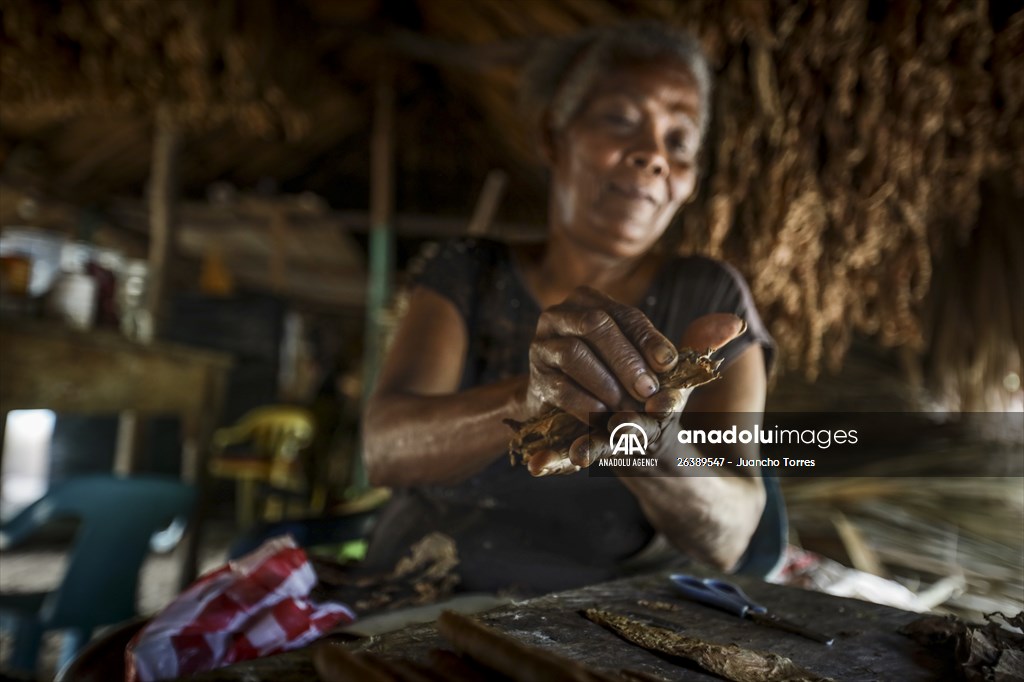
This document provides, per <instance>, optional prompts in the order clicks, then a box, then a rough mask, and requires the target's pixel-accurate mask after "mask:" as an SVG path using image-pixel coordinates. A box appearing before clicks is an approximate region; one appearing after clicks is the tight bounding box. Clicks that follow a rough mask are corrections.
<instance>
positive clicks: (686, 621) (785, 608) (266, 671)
mask: <svg viewBox="0 0 1024 682" xmlns="http://www.w3.org/2000/svg"><path fill="white" fill-rule="evenodd" d="M667 575H668V574H667V573H660V574H657V575H649V576H643V577H635V578H628V579H624V580H619V581H615V582H610V583H604V584H601V585H595V586H592V587H587V588H582V589H579V590H572V591H568V592H561V593H555V594H551V595H548V596H545V597H539V598H536V599H530V600H527V601H524V602H520V603H518V604H514V605H509V606H503V607H499V608H497V609H494V610H492V611H489V612H487V613H484V614H478V615H477V616H476V617H477V618H478V619H479V620H481V621H482V622H484V623H487V624H489V625H491V626H493V627H495V628H497V629H498V630H501V631H502V632H504V633H506V634H509V635H511V636H513V637H515V638H517V639H520V640H522V641H523V642H526V643H528V644H531V645H535V646H538V647H543V648H545V649H549V650H551V651H554V652H557V653H559V654H562V655H564V656H566V657H569V658H573V659H576V660H580V661H585V662H586V663H588V664H589V665H592V666H594V667H596V668H602V669H605V670H609V671H618V670H622V669H624V668H628V669H631V670H635V671H643V672H647V673H651V674H654V675H659V676H661V677H662V678H664V679H667V680H716V679H721V678H718V677H715V676H712V675H710V674H707V673H704V672H700V671H698V670H695V669H688V668H686V667H681V666H679V665H676V664H675V663H674V662H670V661H667V660H664V659H662V658H659V657H658V656H656V655H654V654H652V653H649V652H647V651H645V650H644V649H641V648H638V647H636V646H633V645H631V644H629V643H627V642H625V641H623V640H621V639H619V638H618V637H617V636H615V635H614V634H612V633H611V632H608V631H606V630H604V629H603V628H601V627H599V626H597V625H594V624H593V623H591V622H589V621H587V620H586V619H584V618H583V617H582V616H580V615H578V612H579V611H580V610H581V609H586V608H601V609H606V610H610V611H615V612H620V613H627V614H634V615H637V616H639V617H640V618H641V619H649V620H652V621H653V620H656V621H658V622H659V624H664V623H672V624H674V625H675V626H676V627H678V629H679V631H680V632H681V633H683V634H685V635H688V636H691V637H697V638H699V639H703V640H706V641H710V642H716V643H720V644H728V643H735V644H737V645H739V646H742V647H745V648H751V649H759V650H762V651H770V652H773V653H777V654H781V655H783V656H787V657H789V658H792V659H793V660H794V661H795V662H796V663H798V664H800V665H802V666H804V667H805V668H807V669H808V670H810V671H812V672H815V673H818V674H819V675H825V676H828V677H831V678H833V679H835V680H864V681H869V680H870V681H872V682H874V681H876V680H882V679H892V680H900V681H901V682H912V681H914V680H934V679H942V675H941V668H939V666H940V663H939V662H938V661H936V660H935V659H934V658H933V657H932V656H931V655H930V654H928V653H927V651H925V650H924V649H923V648H921V647H920V646H919V645H917V644H915V643H914V642H913V641H911V640H910V639H908V638H907V637H904V636H903V635H901V634H899V632H898V630H899V628H900V627H901V626H903V625H905V624H907V623H909V622H911V621H913V620H915V619H917V618H919V617H920V615H919V614H916V613H910V612H907V611H901V610H898V609H893V608H889V607H886V606H879V605H876V604H870V603H868V602H863V601H858V600H853V599H844V598H841V597H832V596H829V595H825V594H821V593H818V592H809V591H806V590H801V589H797V588H792V587H783V586H778V585H770V584H767V583H764V582H761V581H759V580H756V579H750V578H735V577H731V578H730V580H732V581H733V582H735V583H737V584H739V585H741V586H742V587H743V589H744V590H746V591H747V593H748V594H749V595H750V596H751V597H753V598H754V599H755V600H756V601H758V602H760V603H761V604H764V605H765V606H767V607H768V608H769V610H773V611H775V612H777V613H778V614H779V615H780V616H784V617H787V618H789V619H791V620H794V621H796V622H799V623H802V624H804V625H806V626H807V627H811V628H814V629H817V630H821V631H823V632H826V633H828V634H830V635H832V636H834V637H835V639H836V641H835V644H833V645H832V646H830V647H829V646H824V645H821V644H818V643H815V642H812V641H810V640H806V639H803V638H802V637H799V636H797V635H792V634H789V633H786V632H781V631H779V630H775V629H772V628H767V627H763V626H760V625H756V624H754V623H751V622H749V621H745V620H740V619H739V618H735V617H733V616H730V615H728V614H726V613H723V612H720V611H717V610H714V609H711V608H709V607H706V606H703V605H700V604H696V603H692V602H688V601H686V600H685V599H684V598H681V597H680V596H679V595H678V594H677V593H676V592H675V591H674V590H673V589H672V588H671V586H670V584H669V582H668V580H667ZM639 600H651V601H664V602H671V603H674V604H677V605H678V606H679V610H678V611H663V610H654V609H650V608H644V607H642V606H640V605H639V604H638V603H637V602H638V601H639ZM349 646H350V648H351V649H352V650H354V651H371V652H374V653H376V654H380V655H382V656H386V657H388V658H395V659H403V658H404V659H412V660H416V661H419V662H427V660H428V658H427V656H428V653H429V652H430V650H432V649H438V648H450V647H448V646H447V645H446V644H445V642H444V640H443V639H442V638H441V637H440V635H438V633H437V630H436V629H435V627H434V625H432V624H429V625H414V626H410V627H407V628H404V629H402V630H398V631H395V632H392V633H388V634H385V635H380V636H376V637H371V638H368V639H363V640H358V641H355V642H352V643H350V644H349ZM189 679H190V680H205V681H207V682H213V681H219V682H228V681H237V682H241V681H242V680H245V681H246V682H259V681H263V680H266V681H268V682H269V681H271V680H273V681H275V682H298V681H299V680H302V681H304V682H306V681H309V680H316V679H317V676H316V673H315V671H314V669H313V665H312V662H311V660H310V656H309V651H308V650H305V649H304V650H299V651H294V652H289V653H286V654H281V655H278V656H272V657H269V658H265V659H261V660H256V661H249V662H245V663H240V664H236V665H234V666H231V667H228V668H224V669H222V670H219V671H214V672H211V673H206V674H203V675H198V676H195V677H192V678H189Z"/></svg>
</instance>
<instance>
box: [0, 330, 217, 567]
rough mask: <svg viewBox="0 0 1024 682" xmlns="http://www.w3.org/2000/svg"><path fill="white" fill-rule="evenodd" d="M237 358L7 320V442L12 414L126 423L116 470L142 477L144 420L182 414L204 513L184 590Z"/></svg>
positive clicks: (1, 413)
mask: <svg viewBox="0 0 1024 682" xmlns="http://www.w3.org/2000/svg"><path fill="white" fill-rule="evenodd" d="M230 367H231V358H230V356H228V355H225V354H223V353H217V352H213V351H208V350H202V349H198V348H190V347H187V346H180V345H175V344H168V343H153V344H150V345H142V344H139V343H135V342H132V341H130V340H128V339H126V338H124V337H123V336H121V335H120V334H117V333H115V332H113V331H107V330H93V331H88V332H84V331H77V330H72V329H69V328H67V327H64V326H62V325H58V324H55V323H48V322H42V321H37V320H2V321H0V443H2V442H3V440H2V436H3V431H2V429H3V424H4V423H5V422H6V419H7V413H8V412H10V411H11V410H15V409H50V410H53V411H55V412H65V413H73V414H80V415H107V414H119V415H120V416H121V419H120V426H119V429H118V442H117V452H116V454H115V458H114V460H115V465H114V469H115V471H116V472H117V473H120V474H130V473H133V472H134V471H135V470H136V466H135V463H136V453H137V448H138V438H137V428H136V426H137V422H136V418H137V417H138V416H154V415H178V416H179V417H180V418H181V425H182V443H183V449H182V457H181V477H182V479H183V480H185V481H187V482H189V483H193V484H194V485H196V487H197V491H198V498H199V500H200V502H199V505H198V506H199V509H198V510H197V511H196V514H195V517H194V519H193V521H194V522H193V523H192V524H190V531H189V532H188V534H187V536H186V539H185V541H184V542H183V549H182V550H181V552H182V573H181V583H182V585H183V586H184V585H187V584H188V583H190V582H192V580H194V579H195V576H196V559H197V550H198V543H199V536H200V532H201V528H202V520H203V516H204V515H203V505H204V500H205V499H206V497H207V496H206V495H205V492H206V490H205V487H206V486H205V484H206V480H207V476H206V452H207V448H208V444H209V441H210V436H211V434H212V433H213V430H214V429H215V428H216V427H217V424H218V420H219V418H220V414H221V407H222V403H223V398H224V389H225V384H226V381H227V370H228V369H229V368H230Z"/></svg>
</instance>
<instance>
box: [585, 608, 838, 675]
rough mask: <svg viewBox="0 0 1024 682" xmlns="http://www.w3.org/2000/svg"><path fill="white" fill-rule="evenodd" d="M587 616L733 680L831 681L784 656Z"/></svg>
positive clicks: (602, 614)
mask: <svg viewBox="0 0 1024 682" xmlns="http://www.w3.org/2000/svg"><path fill="white" fill-rule="evenodd" d="M584 614H585V615H586V617H587V618H588V619H589V620H591V621H592V622H594V623H597V624H598V625H600V626H602V627H605V628H608V629H609V630H611V631H612V632H614V633H615V634H616V635H618V636H619V637H621V638H622V639H624V640H626V641H627V642H630V643H632V644H635V645H637V646H640V647H643V648H644V649H648V650H650V651H657V652H659V653H663V654H668V655H669V656H679V657H681V658H685V659H687V660H690V661H693V662H694V663H696V664H697V665H699V666H700V667H701V668H703V669H704V670H707V671H708V672H710V673H713V674H715V675H719V676H720V677H724V678H725V679H727V680H732V681H733V682H830V678H828V677H822V676H820V675H817V674H815V673H812V672H810V671H808V670H805V669H804V668H801V667H800V666H798V665H797V664H796V663H794V662H793V661H792V660H790V659H788V658H786V657H785V656H779V655H778V654H773V653H770V652H763V651H755V650H754V649H744V648H742V647H739V646H736V645H735V644H715V643H713V642H705V641H703V640H700V639H697V638H696V637H687V636H686V635H682V634H679V633H678V632H674V631H672V630H669V629H667V628H662V627H658V626H656V625H648V624H647V623H644V622H642V621H639V620H635V619H633V618H630V617H629V616H624V615H621V614H617V613H611V612H609V611H601V610H599V609H587V610H586V611H585V612H584Z"/></svg>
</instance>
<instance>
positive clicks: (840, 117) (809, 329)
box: [0, 0, 1024, 407]
mask: <svg viewBox="0 0 1024 682" xmlns="http://www.w3.org/2000/svg"><path fill="white" fill-rule="evenodd" d="M2 10H3V12H2V14H3V36H2V40H3V43H2V44H3V50H2V51H0V101H2V102H3V109H2V111H0V123H2V125H3V128H4V130H3V147H2V148H0V151H2V153H3V159H4V160H5V164H4V165H5V167H4V175H5V176H18V177H21V176H25V177H28V178H29V179H30V180H32V181H36V182H40V183H42V185H43V186H44V187H45V188H46V189H49V190H52V191H56V192H57V193H59V194H61V195H62V196H63V197H65V198H72V199H73V200H76V201H80V202H89V203H100V204H102V202H103V201H104V200H105V199H106V198H107V197H108V196H109V195H110V194H112V193H118V192H125V191H132V192H139V191H141V188H142V184H143V182H144V178H145V175H146V172H147V168H146V164H145V159H146V157H147V153H148V152H147V149H148V147H147V146H146V145H147V142H148V135H149V122H150V121H151V119H152V112H153V110H154V109H155V107H157V106H165V107H170V109H171V110H172V111H173V112H174V113H175V115H176V116H177V117H178V119H179V120H180V121H181V122H182V123H183V124H185V125H186V127H187V129H188V130H189V131H190V132H189V140H191V142H189V141H188V140H187V141H186V145H185V156H184V163H183V175H184V177H183V178H182V180H183V183H184V185H185V189H186V192H189V191H191V192H193V193H199V192H201V191H202V188H203V187H204V186H205V184H206V183H208V182H210V181H212V180H216V179H225V178H226V179H229V180H233V181H236V182H239V183H242V184H245V183H250V184H251V183H253V182H255V181H256V180H257V179H259V178H261V177H265V176H266V177H272V178H275V179H277V180H278V181H279V182H280V183H282V184H284V185H285V186H289V187H296V188H302V189H313V190H314V191H321V192H323V193H325V194H327V195H328V198H330V199H331V201H332V202H334V203H341V204H346V203H347V207H351V206H353V205H356V204H355V202H356V201H360V198H361V197H365V195H366V193H365V189H366V185H367V181H366V177H365V176H366V172H365V166H366V161H365V159H366V155H367V150H368V139H367V138H368V137H369V136H368V135H367V134H366V132H367V129H368V114H367V112H368V111H369V110H370V108H371V106H372V88H370V87H367V86H368V85H369V84H370V82H371V81H373V80H374V79H375V78H377V77H378V76H379V75H380V74H382V73H387V74H389V75H388V77H389V78H393V79H394V82H395V83H396V85H397V89H398V93H399V106H400V110H399V115H398V120H397V126H396V128H397V132H396V136H397V144H396V150H397V154H398V159H397V175H398V197H399V202H400V205H401V204H404V205H405V207H407V208H412V209H414V210H421V211H423V210H438V209H439V208H440V209H445V208H446V209H448V210H452V209H453V208H457V209H460V210H464V209H465V207H468V206H470V205H472V198H473V195H474V194H475V192H476V190H477V188H479V186H480V184H481V182H482V179H483V175H484V174H485V173H486V171H487V169H488V168H490V167H494V166H503V167H505V168H507V169H509V170H510V171H511V174H512V180H511V182H510V184H509V189H508V198H509V199H508V200H507V201H506V205H505V207H504V208H503V211H504V213H505V214H506V215H507V216H511V217H515V218H517V219H521V218H524V217H526V218H530V219H543V215H544V208H543V206H544V188H545V185H544V180H543V177H542V175H541V174H540V173H539V172H537V168H538V163H537V157H536V155H535V149H534V148H535V144H534V138H533V135H532V133H531V131H529V130H527V129H525V127H524V126H523V124H522V120H523V118H522V115H521V113H520V112H519V111H518V110H517V108H516V106H515V103H516V101H517V89H518V83H519V80H518V73H519V66H520V65H521V62H522V60H523V59H524V58H525V57H526V56H528V54H529V52H530V47H531V45H533V44H534V41H535V40H536V39H537V38H538V37H541V36H546V35H561V34H565V33H567V32H570V31H573V30H575V29H576V28H578V27H580V26H585V25H592V24H607V23H612V22H615V21H617V20H620V19H623V18H633V17H656V18H659V19H662V20H665V21H670V22H673V23H679V24H682V25H686V26H689V27H691V28H693V29H694V30H695V31H696V32H697V33H698V34H699V35H700V37H701V39H702V41H703V43H704V45H705V46H706V48H707V50H708V52H709V54H710V55H711V59H712V62H713V65H714V67H715V70H716V72H717V74H718V85H717V88H716V91H715V102H714V111H715V120H714V123H713V128H712V131H711V136H710V138H709V142H708V147H707V153H706V155H705V156H706V158H705V162H706V165H707V173H706V175H705V178H704V181H703V185H702V189H701V193H700V196H699V197H698V199H697V201H696V203H695V204H694V205H693V206H691V207H689V208H688V210H687V211H686V214H685V219H684V226H683V232H684V235H685V239H684V248H685V249H688V250H699V251H701V252H705V253H709V254H711V255H715V256H721V257H724V258H727V259H728V260H730V261H732V262H734V263H736V264H737V265H738V266H739V267H740V269H741V270H742V271H743V272H744V273H745V274H746V275H747V276H748V278H749V280H750V282H751V285H752V288H753V291H754V294H755V297H756V298H757V300H758V303H759V305H760V307H761V309H762V312H763V314H764V316H765V317H766V319H767V320H768V322H769V324H770V326H771V329H772V331H773V332H774V334H775V336H776V337H777V339H778V340H779V342H780V345H781V347H782V351H783V354H782V357H783V358H784V359H785V363H786V364H787V365H788V366H790V367H802V368H805V369H806V371H807V372H808V373H809V374H811V375H814V374H815V373H816V372H818V371H819V368H820V367H822V366H828V367H832V368H836V367H838V366H839V364H840V363H841V361H842V359H843V357H844V354H845V353H846V350H847V348H848V346H849V343H850V341H851V339H852V338H853V336H854V335H856V334H863V335H870V336H873V337H874V338H876V339H877V340H878V341H880V342H881V343H882V344H884V345H887V346H898V347H901V348H904V349H907V350H908V351H910V352H912V353H913V354H917V355H918V356H919V357H921V358H927V365H926V369H927V370H928V371H929V372H930V374H931V376H932V378H933V381H932V385H934V386H936V387H938V388H939V389H940V390H942V391H949V392H952V393H954V394H956V395H959V396H961V397H963V402H962V405H961V406H963V407H978V406H985V405H991V404H993V401H996V402H998V400H999V399H1000V398H1001V397H1005V395H1003V394H1000V393H999V392H998V391H996V393H993V387H996V389H998V387H999V385H1000V384H1001V382H1002V380H1003V378H1005V377H1006V375H1007V374H1008V373H1010V372H1016V374H1017V375H1018V377H1019V376H1020V375H1021V374H1022V359H1021V351H1022V348H1024V329H1022V322H1021V313H1020V309H1021V308H1020V304H1021V300H1020V290H1021V287H1019V286H1017V284H1018V283H1019V282H1020V272H1021V270H1020V267H1021V266H1020V264H1021V262H1022V261H1024V253H1022V250H1024V245H1022V241H1021V239H1020V237H1019V234H1020V229H1019V215H1020V213H1017V214H1016V216H1014V215H1013V214H1012V213H993V212H991V211H990V212H988V213H985V214H982V213H980V212H979V208H980V206H981V192H982V187H983V185H986V184H987V186H989V187H991V188H994V189H993V191H995V192H997V193H998V194H999V197H1001V199H999V201H1002V202H1003V203H1004V204H1005V203H1006V202H1010V203H1011V204H1012V202H1013V201H1017V202H1019V201H1020V197H1021V196H1024V112H1022V99H1024V11H1016V13H1013V12H1012V11H1007V10H1006V9H1005V8H1004V4H1003V3H992V5H991V6H990V5H989V3H988V2H985V0H974V1H971V2H962V1H955V0H937V1H929V2H924V1H919V0H902V1H900V2H892V3H889V2H877V1H874V0H836V1H834V2H810V1H809V0H796V1H790V0H758V1H757V2H750V1H749V0H724V1H723V0H685V1H681V2H668V1H664V0H636V1H635V2H627V1H626V0H563V1H561V2H547V1H544V0H533V1H531V2H524V3H511V2H506V0H475V1H474V2H463V1H461V0H429V1H428V0H420V1H413V0H410V1H409V2H406V3H385V2H375V1H374V0H361V1H359V2H332V1H331V0H303V1H302V2H284V1H283V0H280V1H278V0H258V1H249V2H241V1H239V2H221V3H199V2H188V1H187V0H160V1H158V0H97V1H96V2H91V3H84V2H83V3H78V2H71V1H70V0H68V1H65V2H47V3H23V2H18V1H17V0H7V1H4V2H3V3H2ZM257 139H260V140H264V141H263V142H261V143H260V146H258V147H256V146H254V140H257ZM97 140H103V141H104V144H103V146H102V148H97V143H96V141H97ZM26 145H28V146H30V147H31V148H32V149H33V150H41V156H42V158H43V160H44V162H43V163H42V164H41V165H42V167H43V168H44V171H37V172H35V173H30V172H27V171H26V170H25V169H26V168H27V167H29V166H31V164H27V163H20V161H19V163H13V162H12V161H13V160H16V159H19V160H20V159H24V158H25V157H26V156H29V155H26V154H19V152H21V151H24V149H23V148H24V147H25V146H26ZM453 150H455V153H453ZM76 159H77V161H75V160H76ZM47 162H48V164H49V166H47ZM69 165H70V166H73V168H72V170H73V171H74V172H71V171H69V170H68V169H67V166H69ZM54 166H58V167H61V172H57V173H51V174H50V175H54V176H56V177H57V180H59V182H50V183H49V185H47V182H46V177H48V174H47V173H46V172H45V169H46V168H50V169H52V168H53V167H54ZM19 172H21V176H19V175H18V174H19ZM40 178H43V179H42V180H40ZM339 188H346V189H344V190H343V189H339ZM994 201H995V200H994ZM364 205H365V204H364ZM966 257H969V258H970V259H972V265H971V267H970V268H969V269H968V270H966V271H963V270H958V266H960V265H962V264H963V263H964V259H965V258H966ZM947 261H948V262H950V263H952V265H951V266H950V267H948V268H947V267H946V266H944V265H939V264H940V263H943V262H947ZM936 267H940V268H942V270H941V272H942V273H943V274H942V279H941V284H942V285H943V287H945V288H937V287H935V286H933V284H934V283H935V281H936V276H935V274H934V273H935V271H936ZM957 273H958V274H957ZM972 273H973V274H972ZM954 277H956V278H957V279H956V280H955V281H954V279H953V278H954ZM950 289H952V290H953V291H954V293H955V294H956V295H955V296H954V295H950V293H949V290H950ZM929 291H933V292H934V291H939V292H940V293H941V296H942V297H941V303H939V304H936V305H930V304H928V303H926V300H925V299H926V296H927V294H928V292H929ZM1007 292H1009V293H1007ZM926 322H927V323H926ZM965 330H966V331H965ZM926 351H930V352H927V353H926ZM1003 393H1005V391H1004V392H1003Z"/></svg>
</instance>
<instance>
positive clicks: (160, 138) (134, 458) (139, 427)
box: [114, 106, 179, 475]
mask: <svg viewBox="0 0 1024 682" xmlns="http://www.w3.org/2000/svg"><path fill="white" fill-rule="evenodd" d="M153 127H154V132H153V155H152V158H151V160H150V171H149V197H148V201H149V277H148V279H147V281H146V303H145V306H146V308H145V309H146V312H147V313H148V315H149V319H150V324H151V325H152V326H151V333H150V334H149V335H146V334H143V335H142V336H140V338H139V339H138V340H139V341H141V342H143V343H149V342H151V341H152V340H153V339H154V338H156V337H157V335H158V334H159V333H160V331H161V327H162V323H163V319H164V298H165V296H166V283H167V273H168V270H169V269H170V268H169V261H170V259H171V256H172V252H171V249H172V248H173V238H174V202H175V199H176V198H177V189H178V186H177V182H178V177H177V166H178V163H177V161H178V142H179V134H178V128H177V125H176V124H175V123H174V120H173V119H172V118H171V114H170V111H169V109H168V108H167V107H166V106H160V107H158V108H157V111H156V117H155V120H154V126H153ZM144 432H145V420H143V419H140V418H139V416H138V415H137V414H136V413H135V412H134V411H131V410H128V411H125V412H122V413H121V415H120V420H119V423H118V427H117V445H116V447H115V450H114V472H115V473H118V474H121V475H125V474H130V473H132V472H133V471H135V470H136V469H137V466H136V465H137V462H138V455H139V448H140V444H141V442H142V440H143V435H144Z"/></svg>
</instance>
